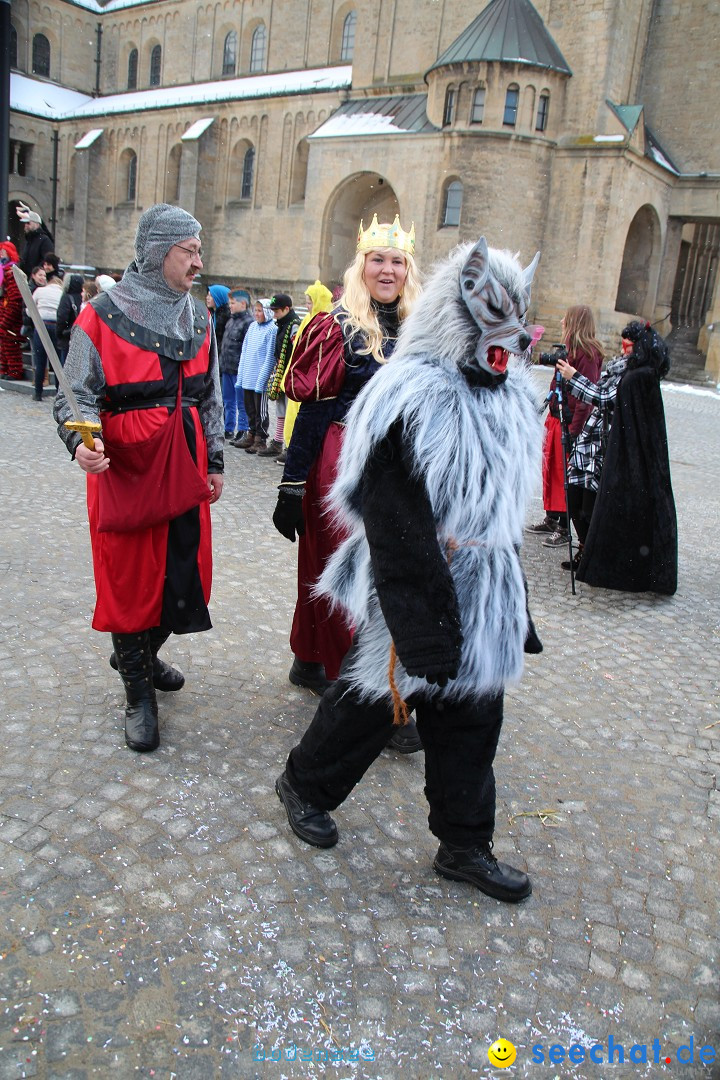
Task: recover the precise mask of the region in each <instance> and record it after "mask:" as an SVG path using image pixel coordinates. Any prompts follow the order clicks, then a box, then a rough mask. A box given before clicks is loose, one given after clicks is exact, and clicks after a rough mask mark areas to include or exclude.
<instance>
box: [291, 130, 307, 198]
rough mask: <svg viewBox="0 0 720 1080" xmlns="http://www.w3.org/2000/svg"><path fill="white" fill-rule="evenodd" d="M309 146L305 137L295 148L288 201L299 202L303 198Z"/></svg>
mask: <svg viewBox="0 0 720 1080" xmlns="http://www.w3.org/2000/svg"><path fill="white" fill-rule="evenodd" d="M309 153H310V146H309V144H308V141H307V139H301V140H300V142H299V143H298V144H297V149H296V150H295V160H294V162H293V171H292V183H291V185H290V202H291V204H292V203H300V202H303V200H304V199H305V188H306V187H307V170H308V155H309Z"/></svg>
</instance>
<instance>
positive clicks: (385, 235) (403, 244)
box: [357, 214, 415, 255]
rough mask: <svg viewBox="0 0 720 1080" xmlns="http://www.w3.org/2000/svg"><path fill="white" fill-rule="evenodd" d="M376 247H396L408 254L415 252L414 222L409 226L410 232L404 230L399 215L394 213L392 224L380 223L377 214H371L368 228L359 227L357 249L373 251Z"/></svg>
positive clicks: (361, 224)
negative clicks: (371, 217)
mask: <svg viewBox="0 0 720 1080" xmlns="http://www.w3.org/2000/svg"><path fill="white" fill-rule="evenodd" d="M378 248H397V249H398V251H406V252H407V253H408V255H414V254H415V222H414V221H413V223H412V225H411V226H410V232H409V233H408V232H405V230H404V229H403V227H402V225H401V224H400V215H399V214H396V215H395V220H394V221H393V223H392V225H388V224H387V223H386V224H384V225H380V223H379V222H378V219H377V214H373V219H372V221H371V222H370V228H369V229H363V223H362V221H361V222H360V228H359V229H358V235H357V250H358V251H375V250H376V249H378Z"/></svg>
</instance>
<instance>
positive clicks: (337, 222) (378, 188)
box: [320, 172, 407, 288]
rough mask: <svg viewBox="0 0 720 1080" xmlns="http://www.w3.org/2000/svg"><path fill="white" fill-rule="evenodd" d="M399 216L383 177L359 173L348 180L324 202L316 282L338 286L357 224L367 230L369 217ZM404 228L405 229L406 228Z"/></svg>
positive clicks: (350, 254) (351, 250) (351, 252)
mask: <svg viewBox="0 0 720 1080" xmlns="http://www.w3.org/2000/svg"><path fill="white" fill-rule="evenodd" d="M398 213H400V203H399V202H398V199H397V195H396V194H395V192H394V191H393V189H392V187H391V186H390V184H388V182H387V180H386V179H385V177H384V176H379V175H378V174H377V173H372V172H362V173H355V174H354V175H353V176H350V177H348V178H347V179H346V180H343V182H342V183H341V184H340V185H339V186H338V187H337V188H336V189H335V191H334V192H333V194H332V195H331V196H330V199H329V200H328V204H327V207H326V210H325V220H324V223H323V238H322V244H321V250H320V278H321V280H322V281H324V282H325V283H326V284H327V285H328V286H329V287H330V288H333V287H334V286H336V285H339V284H341V283H342V276H343V273H344V271H345V268H346V267H347V266H348V265H349V263H351V262H352V259H353V256H354V254H355V246H356V243H357V231H358V226H359V224H360V221H361V220H362V221H363V222H364V225H365V228H367V227H368V226H369V224H370V222H371V221H372V216H373V214H377V216H378V220H379V221H392V220H393V218H394V217H395V215H396V214H398ZM406 227H407V226H406Z"/></svg>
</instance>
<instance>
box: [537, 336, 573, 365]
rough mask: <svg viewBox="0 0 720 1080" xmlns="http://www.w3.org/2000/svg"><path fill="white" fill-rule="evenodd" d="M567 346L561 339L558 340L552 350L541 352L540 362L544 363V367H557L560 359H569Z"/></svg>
mask: <svg viewBox="0 0 720 1080" xmlns="http://www.w3.org/2000/svg"><path fill="white" fill-rule="evenodd" d="M567 354H568V352H567V346H565V345H563V343H562V342H561V341H556V342H555V343H554V344H553V351H552V352H541V353H540V355H539V356H538V364H542V366H543V367H555V365H556V364H557V362H558V360H566V359H567Z"/></svg>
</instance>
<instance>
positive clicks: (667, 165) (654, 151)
mask: <svg viewBox="0 0 720 1080" xmlns="http://www.w3.org/2000/svg"><path fill="white" fill-rule="evenodd" d="M645 153H646V155H647V157H649V158H652V160H653V161H654V162H656V163H657V164H658V165H662V167H663V168H664V169H668V170H669V171H670V172H671V173H675V175H676V176H679V175H680V173H679V172H678V170H677V169H676V168H675V166H674V165H673V163H672V161H670V160H669V159H668V158H667V157H666V156H665V154H664V153H663V152H662V150H661V149H660V147H659V146H655V145H654V144H653V143H650V145H649V146H648V148H647V150H646V151H645Z"/></svg>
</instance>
